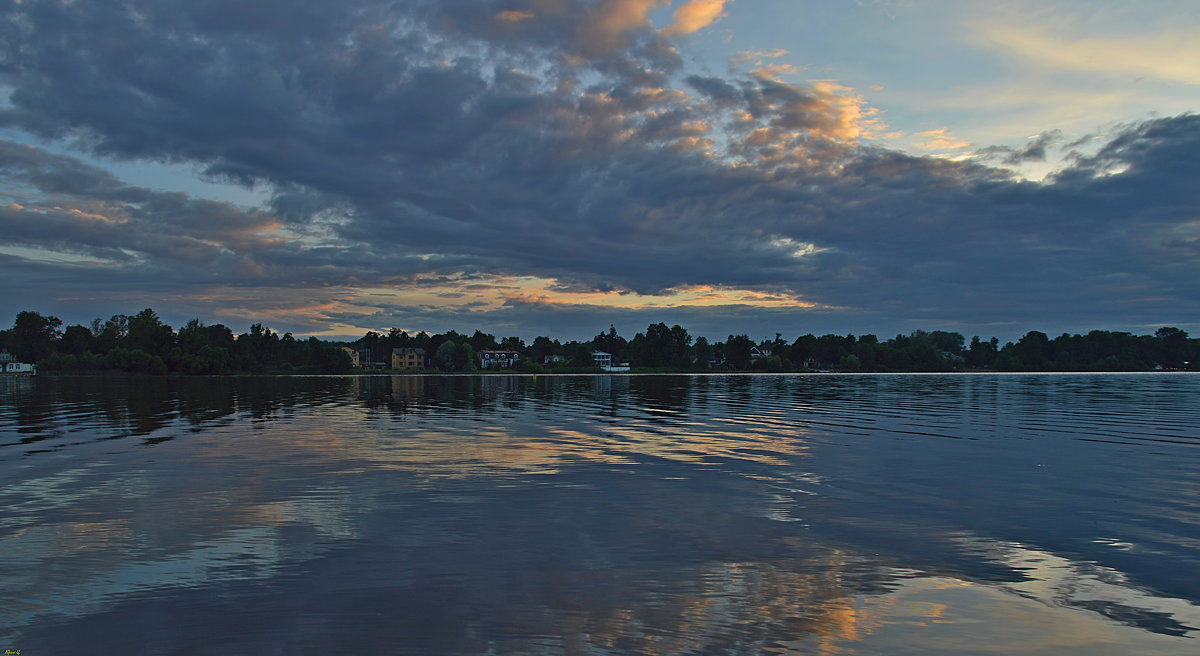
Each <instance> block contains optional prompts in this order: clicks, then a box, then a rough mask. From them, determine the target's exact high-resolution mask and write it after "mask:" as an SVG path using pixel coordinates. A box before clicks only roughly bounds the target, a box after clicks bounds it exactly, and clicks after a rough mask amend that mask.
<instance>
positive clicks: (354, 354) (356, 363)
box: [342, 346, 362, 369]
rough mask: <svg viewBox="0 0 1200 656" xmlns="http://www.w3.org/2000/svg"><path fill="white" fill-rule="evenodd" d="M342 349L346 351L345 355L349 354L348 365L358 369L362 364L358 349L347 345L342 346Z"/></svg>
mask: <svg viewBox="0 0 1200 656" xmlns="http://www.w3.org/2000/svg"><path fill="white" fill-rule="evenodd" d="M342 350H343V351H345V352H346V355H348V356H350V366H352V367H354V368H355V369H358V368H359V367H361V366H362V360H360V359H359V358H358V351H356V350H354V349H352V348H350V347H349V346H343V347H342Z"/></svg>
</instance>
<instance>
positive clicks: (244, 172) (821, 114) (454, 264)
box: [0, 0, 1200, 337]
mask: <svg viewBox="0 0 1200 656" xmlns="http://www.w3.org/2000/svg"><path fill="white" fill-rule="evenodd" d="M673 4H674V5H675V6H672V5H673ZM727 4H729V3H727V2H710V1H704V0H690V1H689V2H684V3H671V2H669V1H666V0H602V1H594V2H585V1H572V0H525V1H521V0H507V1H486V0H472V1H469V0H446V1H442V2H436V3H426V2H411V3H409V2H406V3H385V2H373V1H347V2H340V3H328V2H317V1H309V2H304V1H289V2H282V1H278V0H260V1H254V2H245V1H239V2H231V1H228V0H219V1H217V0H214V1H207V2H201V1H188V2H174V1H169V0H155V1H153V2H149V1H146V2H142V1H137V0H126V1H120V2H118V1H111V0H110V1H96V2H88V3H61V2H57V1H40V0H25V1H24V2H21V3H11V2H10V3H7V5H6V6H5V8H4V9H3V22H2V27H0V29H2V30H3V38H0V85H2V88H3V89H5V90H7V91H8V101H7V103H5V104H3V105H0V128H3V129H5V131H6V134H7V135H8V139H7V140H6V141H4V142H3V143H0V204H2V205H4V207H3V208H0V272H2V275H3V276H4V278H5V280H6V281H7V283H8V286H9V289H10V290H12V293H11V294H10V295H9V297H8V298H6V299H5V300H4V301H3V306H2V308H3V309H4V310H6V311H7V312H8V313H10V314H12V313H15V312H16V311H17V310H19V309H25V308H27V307H39V306H42V305H43V303H44V304H48V305H49V306H50V307H47V308H46V309H47V311H50V310H53V311H55V312H58V313H60V315H67V316H70V315H71V313H72V312H76V313H85V312H93V313H95V314H99V312H102V311H104V310H99V311H98V308H102V307H103V308H111V307H112V302H110V301H111V300H112V299H117V300H118V301H123V302H126V303H129V304H130V306H129V307H128V308H121V309H127V310H136V309H140V307H142V306H144V305H145V303H142V304H141V305H139V304H138V303H137V301H139V300H142V299H147V300H151V301H153V300H155V299H158V300H159V301H161V302H162V303H167V304H168V305H169V306H170V308H169V309H168V310H167V312H166V313H165V314H164V316H172V315H178V316H186V315H188V314H198V315H200V316H203V317H205V318H220V317H241V316H246V315H253V314H254V313H255V312H256V311H259V312H265V313H267V314H269V315H270V316H269V317H266V318H268V319H271V318H274V321H275V323H276V324H278V323H280V322H283V324H284V325H285V326H287V327H289V328H290V329H293V330H297V331H304V332H320V331H333V332H337V331H339V330H342V329H345V330H342V332H361V330H360V329H363V328H366V327H374V328H386V327H388V326H400V327H405V328H415V329H422V328H424V329H430V330H443V329H447V328H452V327H456V326H457V327H462V326H481V327H484V328H485V329H491V330H494V331H497V332H506V333H511V334H520V335H524V336H528V337H531V336H533V335H534V334H538V333H543V332H548V331H549V329H551V328H553V327H561V329H563V330H570V331H580V332H579V334H578V335H575V334H572V335H569V336H590V335H592V334H595V332H598V331H599V329H602V328H605V327H606V326H607V325H608V324H609V323H611V322H612V321H610V319H611V317H618V318H620V319H621V320H624V321H627V322H628V324H629V325H628V328H627V329H625V330H626V331H627V332H632V331H633V330H637V329H641V328H643V327H644V325H645V323H646V322H648V321H650V320H654V321H657V320H659V319H660V318H668V317H679V320H680V321H681V322H684V321H691V322H692V325H696V326H708V327H710V329H711V330H712V331H713V332H714V333H720V332H721V331H724V332H733V331H735V330H737V331H744V330H749V331H752V332H755V333H757V332H762V331H763V330H768V331H772V332H773V331H774V330H803V331H807V330H810V329H828V330H859V331H865V330H888V329H895V330H902V329H906V328H909V327H917V326H920V325H932V326H936V327H955V326H964V327H965V328H964V330H966V331H967V332H970V331H971V330H972V329H975V330H976V332H980V333H988V332H989V329H991V328H996V327H1004V326H1010V327H1012V326H1015V327H1016V329H1017V330H1020V329H1032V328H1041V329H1046V328H1051V329H1055V328H1059V327H1061V328H1062V329H1074V330H1084V329H1088V328H1093V327H1115V328H1126V329H1133V328H1135V327H1141V326H1154V325H1163V324H1168V323H1169V324H1173V325H1181V326H1197V327H1200V312H1198V311H1197V308H1196V304H1195V303H1194V301H1192V300H1191V299H1194V298H1196V297H1198V296H1200V289H1198V287H1200V285H1198V281H1200V191H1198V187H1197V186H1196V184H1195V181H1196V180H1197V179H1198V178H1200V158H1198V156H1197V153H1200V116H1196V115H1191V114H1187V115H1181V116H1173V117H1164V118H1160V119H1157V120H1153V121H1149V122H1145V123H1139V124H1131V125H1125V126H1120V127H1119V128H1117V129H1114V130H1112V131H1111V133H1110V135H1109V137H1108V141H1106V142H1105V143H1106V145H1104V146H1103V147H1102V148H1100V149H1099V150H1098V151H1096V152H1091V153H1090V154H1083V153H1077V154H1076V155H1074V157H1073V159H1072V160H1071V161H1072V164H1071V165H1070V166H1069V167H1068V168H1066V169H1064V170H1062V171H1059V172H1057V173H1056V174H1054V175H1053V176H1051V177H1049V178H1047V179H1046V180H1044V181H1042V182H1028V181H1018V180H1017V179H1015V178H1014V177H1013V176H1012V175H1011V174H1010V173H1009V172H1008V171H1006V170H1004V169H999V168H995V167H993V166H992V165H991V164H990V162H992V161H993V160H994V159H995V157H996V156H997V155H1000V156H1003V157H1005V158H1007V159H1010V160H1012V161H1022V160H1037V159H1039V158H1041V159H1043V160H1044V158H1045V149H1046V148H1051V147H1054V143H1055V134H1054V133H1053V132H1051V130H1052V128H1053V126H1036V127H1035V130H1038V131H1043V137H1041V138H1040V139H1039V140H1036V141H1035V142H1033V143H1031V144H1030V146H1028V147H1027V148H1025V149H1023V150H1020V151H1013V150H1011V149H1010V150H1009V151H1007V152H999V151H993V152H991V153H990V155H991V156H992V158H991V159H987V158H975V159H964V160H961V161H951V160H948V159H946V158H942V157H923V156H915V155H911V154H906V153H902V152H898V151H893V150H887V149H884V148H881V147H878V146H873V145H871V144H872V142H871V141H870V140H869V139H868V138H867V137H869V136H870V135H871V134H872V132H873V131H876V130H878V129H880V126H881V124H880V122H879V118H878V116H877V114H876V112H875V110H873V109H872V108H870V107H869V106H868V105H867V103H866V101H865V100H864V99H863V98H861V97H860V96H858V95H857V94H856V93H855V92H854V91H853V90H852V89H847V88H845V87H842V86H839V85H837V84H836V83H833V82H831V81H823V82H813V83H805V84H798V83H789V82H785V81H783V80H781V79H779V78H778V77H776V76H774V75H772V74H771V73H770V72H769V71H765V70H752V71H745V72H740V73H737V72H735V73H730V74H727V75H720V76H718V75H713V74H712V73H709V72H703V71H696V70H692V69H690V68H689V67H688V66H687V65H686V64H685V58H684V57H683V56H682V55H681V52H680V50H679V48H681V47H683V46H681V44H680V43H678V42H677V41H676V39H678V38H679V37H680V36H682V35H686V34H688V33H691V32H694V31H696V30H700V29H703V28H705V27H708V26H710V25H712V24H713V23H714V22H715V21H718V20H719V18H720V16H721V12H722V11H723V9H724V8H725V5H727ZM668 9H671V10H673V13H671V14H670V16H671V18H670V22H668V23H667V24H666V25H660V26H656V25H654V24H653V22H652V16H654V15H656V14H654V12H655V11H658V10H668ZM64 149H66V150H64ZM63 152H68V153H71V152H73V153H74V154H63ZM105 161H150V162H168V163H183V164H189V165H192V166H195V167H196V168H197V170H198V171H199V173H200V175H201V176H202V177H204V178H205V179H209V180H214V181H219V182H222V183H224V184H234V185H243V186H253V187H255V188H261V189H267V190H269V193H270V198H269V201H268V202H267V203H266V204H265V205H264V206H262V207H258V208H243V207H238V206H235V205H233V204H230V203H222V202H218V201H212V200H203V199H198V198H195V197H191V196H188V195H186V194H183V193H180V192H172V191H163V190H158V189H153V188H150V187H149V186H143V185H139V184H138V183H136V182H125V181H122V180H120V179H118V178H117V177H116V176H114V175H113V174H111V173H109V172H108V171H106V170H105V168H104V165H103V163H104V162H105ZM431 290H434V291H432V292H431ZM696 290H705V291H704V293H702V294H700V293H697V292H696ZM438 294H440V296H438ZM454 294H459V295H460V296H458V297H455V296H453V295H454ZM764 298H770V299H773V300H772V301H771V302H765V301H763V300H762V299H764ZM456 299H457V300H456ZM463 299H466V300H463ZM161 305H162V304H161V303H160V304H159V305H156V307H161ZM84 318H86V317H80V318H79V319H78V320H83V319H84ZM723 322H724V323H723ZM434 324H436V325H434ZM589 325H592V326H596V327H595V328H588V326H589ZM685 325H688V324H687V323H685ZM725 325H728V326H729V327H728V329H724V328H722V327H721V326H725ZM759 326H766V327H765V328H758V327H759ZM889 327H894V328H889ZM543 328H546V330H543ZM623 329H624V328H623ZM703 330H704V329H700V331H701V332H703ZM1005 330H1006V329H1004V328H998V329H995V330H991V332H993V333H996V332H999V333H1004V332H1005ZM1007 330H1012V328H1009V329H1007Z"/></svg>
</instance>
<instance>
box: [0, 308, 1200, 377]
mask: <svg viewBox="0 0 1200 656" xmlns="http://www.w3.org/2000/svg"><path fill="white" fill-rule="evenodd" d="M347 348H348V349H350V350H353V351H355V352H356V353H361V354H363V364H362V366H364V367H369V366H371V363H375V364H376V365H377V366H379V367H380V368H387V367H389V366H390V356H391V353H392V350H393V349H396V348H420V349H423V350H424V351H425V353H426V354H428V356H429V359H430V365H431V368H432V369H436V370H439V371H475V370H478V369H479V368H480V366H481V361H480V357H479V354H480V352H481V351H486V350H509V351H516V352H518V353H519V354H520V361H519V362H518V363H517V365H516V369H517V370H518V371H525V372H535V373H536V372H541V371H559V372H569V371H595V370H596V367H595V361H594V359H593V355H592V354H593V352H595V351H603V352H605V353H609V354H610V355H611V356H612V362H613V363H628V364H629V365H630V366H631V368H632V369H633V370H634V371H664V372H666V371H698V372H703V371H765V372H790V371H849V372H941V371H963V370H979V371H1149V370H1155V369H1168V370H1187V369H1196V368H1197V364H1196V363H1197V356H1198V355H1200V340H1198V339H1192V338H1190V337H1189V336H1188V334H1187V333H1186V332H1184V331H1183V330H1180V329H1178V328H1173V327H1163V328H1160V329H1158V330H1157V331H1155V333H1154V334H1153V335H1134V334H1132V333H1127V332H1111V331H1103V330H1093V331H1091V332H1089V333H1087V334H1086V335H1081V334H1074V335H1072V334H1066V333H1064V334H1062V335H1060V336H1058V337H1055V338H1053V339H1052V338H1050V337H1049V336H1048V335H1046V334H1045V333H1042V332H1039V331H1030V332H1028V333H1026V334H1025V335H1024V336H1023V337H1021V339H1019V340H1018V341H1017V342H1015V343H1014V342H1008V343H1005V344H1003V345H1001V344H1000V343H999V341H998V340H997V339H996V338H995V337H992V338H990V339H988V340H983V339H981V338H979V337H978V336H976V337H972V338H971V340H970V341H969V342H968V341H967V340H966V339H965V337H964V336H963V335H962V334H960V333H956V332H947V331H941V330H934V331H928V332H927V331H922V330H918V331H914V332H911V333H909V334H907V335H896V336H895V337H893V338H891V339H887V340H880V339H879V338H878V337H876V336H875V335H861V336H855V335H845V336H842V335H832V334H829V335H823V336H819V337H818V336H816V335H812V334H806V335H801V336H800V337H797V338H796V339H795V340H793V341H787V340H785V339H783V335H782V334H781V333H776V334H775V338H774V339H762V340H758V341H755V340H752V339H751V338H750V337H749V336H747V335H745V334H738V335H729V336H728V337H727V338H726V339H725V340H723V341H715V342H709V340H708V339H707V338H705V337H696V338H693V337H692V336H691V335H690V334H689V333H688V331H687V329H686V328H683V327H682V326H679V325H674V326H670V327H668V326H667V325H666V324H664V323H655V324H650V325H649V326H647V328H646V330H645V331H644V332H639V333H637V334H635V335H634V336H633V337H632V338H630V339H626V338H625V337H622V336H621V335H620V334H618V333H617V330H616V328H614V327H613V326H609V328H608V330H607V331H601V332H600V333H599V334H597V335H596V336H595V337H593V338H592V339H591V340H587V341H577V340H573V341H566V342H562V341H559V340H557V339H552V338H550V337H547V336H539V337H537V338H535V339H534V340H533V341H532V342H531V343H528V344H527V343H526V342H525V341H524V340H523V339H521V338H520V337H504V338H500V339H498V338H497V337H496V336H494V335H490V334H488V333H484V332H483V331H480V330H476V331H475V332H474V333H473V334H471V335H469V336H468V335H466V334H463V333H458V332H456V331H453V330H451V331H447V332H445V333H438V334H430V333H426V332H419V333H417V334H415V335H410V334H409V333H407V332H405V331H402V330H398V329H392V330H391V331H389V332H387V333H386V334H384V333H378V332H374V331H369V332H367V333H366V334H364V335H363V336H362V337H360V338H358V339H356V340H353V341H350V342H331V341H325V340H319V339H317V338H315V337H309V338H308V339H296V338H295V337H293V336H292V334H291V333H285V334H283V335H282V336H280V335H279V334H278V333H276V332H275V331H272V330H271V329H269V328H267V327H266V326H264V325H263V324H261V323H255V324H254V325H252V326H251V327H250V330H249V331H248V332H245V333H241V334H239V335H236V336H235V335H234V333H233V331H232V330H231V329H230V328H228V327H227V326H224V325H222V324H212V325H206V324H204V323H202V322H201V321H200V320H199V319H193V320H191V321H189V322H188V323H187V324H185V325H184V326H183V327H181V328H180V329H179V330H178V331H176V330H174V329H173V328H172V327H171V326H169V325H167V324H165V323H163V322H162V321H161V320H160V319H159V317H158V315H157V314H156V313H155V312H154V310H152V309H150V308H146V309H145V310H142V311H141V312H139V313H137V314H135V315H132V316H128V315H114V316H113V317H111V318H109V319H105V320H102V319H96V320H94V321H92V322H91V325H89V326H84V325H71V326H67V327H66V328H65V329H64V328H63V327H62V321H61V320H59V319H58V318H56V317H53V316H44V315H41V314H39V313H37V312H32V311H24V312H20V313H18V314H17V317H16V320H15V321H14V323H13V327H12V328H11V329H8V330H0V349H4V350H7V351H9V352H10V353H12V354H13V355H14V357H15V359H16V360H18V361H22V362H35V363H37V364H38V366H39V367H40V368H41V369H42V370H46V371H126V372H138V373H152V374H164V373H183V374H232V373H345V372H348V371H350V370H351V367H352V365H351V358H350V355H349V353H348V352H347V350H346V349H347Z"/></svg>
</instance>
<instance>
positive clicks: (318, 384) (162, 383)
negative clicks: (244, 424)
mask: <svg viewBox="0 0 1200 656" xmlns="http://www.w3.org/2000/svg"><path fill="white" fill-rule="evenodd" d="M30 383H31V384H29V385H27V386H23V387H22V388H21V389H19V390H14V391H13V393H3V394H0V412H3V413H4V414H9V415H10V416H11V417H12V423H13V424H15V430H16V432H17V433H18V434H21V435H24V436H25V437H23V438H22V439H21V440H20V443H24V444H29V443H34V442H42V441H45V440H50V439H54V438H60V437H66V436H67V435H68V434H72V435H73V436H74V439H75V440H78V439H79V437H80V434H83V441H91V440H102V439H114V438H121V437H130V436H146V437H147V440H146V441H147V443H157V442H162V441H165V440H169V439H172V438H173V437H175V435H173V434H171V430H172V429H173V428H177V427H181V426H184V425H186V426H190V427H191V428H192V429H197V428H200V427H203V426H206V425H209V424H211V423H213V422H219V421H222V420H224V419H226V418H228V417H233V416H239V415H240V416H244V417H248V418H251V419H254V420H259V421H271V420H273V419H274V418H275V417H276V416H277V415H278V414H279V413H280V412H281V411H283V410H285V409H287V408H291V407H295V406H311V405H318V404H321V403H326V402H328V401H330V400H331V399H334V398H339V397H344V396H345V392H346V390H347V389H349V386H350V384H349V381H348V379H344V378H317V377H314V378H289V377H268V376H261V377H260V376H255V377H211V378H209V377H189V378H172V377H162V376H63V377H56V376H42V377H40V378H38V379H37V380H36V381H30ZM0 392H4V390H0Z"/></svg>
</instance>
